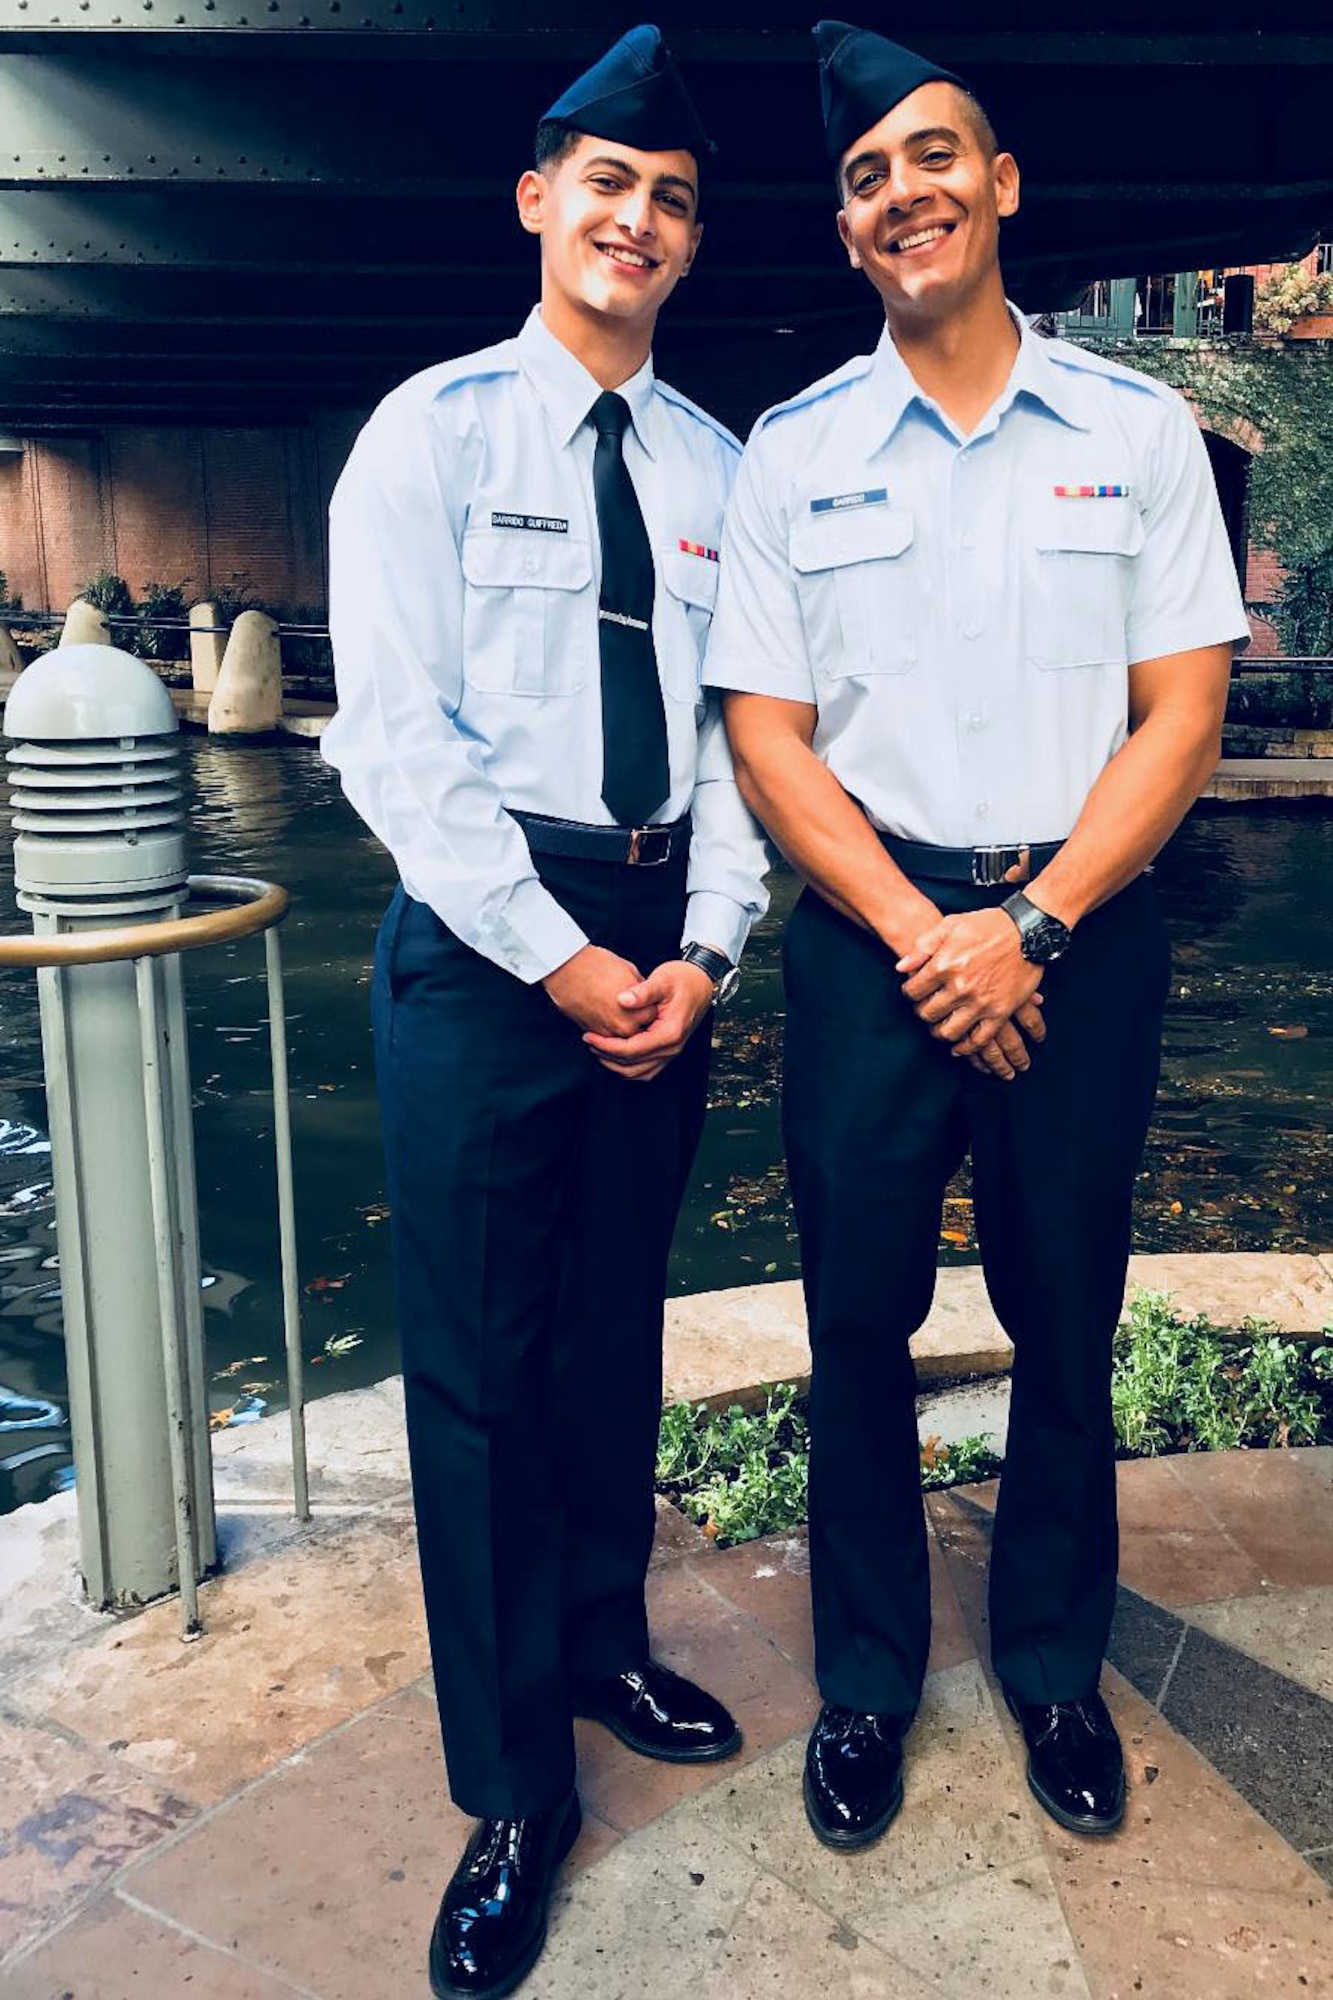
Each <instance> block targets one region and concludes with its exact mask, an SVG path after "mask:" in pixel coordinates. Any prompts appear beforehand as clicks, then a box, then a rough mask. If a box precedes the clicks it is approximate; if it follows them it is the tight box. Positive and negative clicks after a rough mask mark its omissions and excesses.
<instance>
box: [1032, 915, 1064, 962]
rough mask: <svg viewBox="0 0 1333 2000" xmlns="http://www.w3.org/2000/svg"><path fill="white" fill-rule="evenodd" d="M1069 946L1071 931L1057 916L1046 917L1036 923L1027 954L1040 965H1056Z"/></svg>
mask: <svg viewBox="0 0 1333 2000" xmlns="http://www.w3.org/2000/svg"><path fill="white" fill-rule="evenodd" d="M1068 948H1069V932H1068V931H1067V930H1066V929H1065V927H1064V925H1063V924H1062V923H1060V922H1059V920H1058V919H1057V918H1055V917H1044V918H1043V919H1042V921H1041V923H1039V924H1034V925H1033V928H1032V931H1031V934H1030V936H1029V938H1028V951H1027V955H1028V957H1029V958H1030V959H1033V960H1035V962H1036V963H1037V964H1038V965H1054V964H1055V961H1056V959H1057V958H1063V957H1064V955H1065V952H1066V951H1067V950H1068Z"/></svg>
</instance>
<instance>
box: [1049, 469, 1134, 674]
mask: <svg viewBox="0 0 1333 2000" xmlns="http://www.w3.org/2000/svg"><path fill="white" fill-rule="evenodd" d="M1143 541H1144V535H1143V519H1142V516H1141V515H1140V513H1139V510H1138V508H1137V506H1136V505H1135V504H1134V502H1133V500H1132V499H1130V498H1129V496H1128V495H1126V496H1125V497H1124V498H1123V499H1121V498H1119V497H1117V498H1114V499H1107V500H1057V499H1055V498H1054V497H1052V498H1049V499H1047V500H1045V501H1044V502H1043V504H1042V506H1041V507H1040V509H1039V510H1038V518H1037V523H1036V533H1035V537H1034V558H1033V559H1034V564H1035V574H1034V588H1033V592H1032V599H1031V608H1030V613H1029V620H1028V648H1027V650H1028V657H1029V659H1030V660H1031V661H1032V662H1033V664H1034V665H1035V666H1038V667H1040V668H1042V669H1043V670H1044V671H1046V672H1052V671H1054V670H1056V669H1059V668H1062V667H1099V666H1120V667H1123V666H1124V664H1125V659H1126V652H1127V648H1126V643H1125V631H1126V626H1127V624H1128V620H1129V611H1130V603H1131V599H1132V595H1133V589H1134V558H1135V557H1136V556H1137V555H1138V554H1139V551H1140V550H1141V549H1142V547H1143Z"/></svg>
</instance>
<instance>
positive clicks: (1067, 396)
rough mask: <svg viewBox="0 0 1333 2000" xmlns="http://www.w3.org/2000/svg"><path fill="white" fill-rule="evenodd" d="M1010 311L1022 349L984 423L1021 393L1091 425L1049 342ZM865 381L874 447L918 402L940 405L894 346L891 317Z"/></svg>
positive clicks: (1076, 424)
mask: <svg viewBox="0 0 1333 2000" xmlns="http://www.w3.org/2000/svg"><path fill="white" fill-rule="evenodd" d="M1009 314H1010V317H1011V319H1012V320H1013V322H1014V325H1015V327H1016V328H1017V330H1018V353H1017V354H1016V356H1015V357H1014V365H1013V368H1012V369H1011V370H1010V374H1009V380H1008V382H1007V383H1006V385H1005V387H1004V388H1003V389H1002V390H1001V392H1000V394H999V396H998V397H997V398H996V400H995V403H994V405H993V407H992V411H991V413H990V414H989V416H988V417H987V418H984V419H983V420H982V425H981V426H980V428H983V429H990V428H992V427H993V424H994V423H995V422H998V421H999V419H1000V418H1001V417H1002V416H1003V415H1004V413H1005V411H1006V410H1007V409H1008V408H1009V407H1010V405H1011V404H1012V403H1013V402H1014V401H1015V400H1016V398H1017V397H1019V396H1021V395H1027V396H1031V397H1033V398H1034V399H1035V400H1036V401H1037V402H1039V403H1042V404H1043V405H1044V406H1045V407H1046V408H1047V409H1048V410H1049V411H1050V412H1051V414H1052V416H1055V417H1058V418H1059V419H1060V421H1061V422H1062V423H1066V424H1070V425H1072V427H1073V428H1074V429H1075V430H1080V431H1085V430H1087V428H1088V426H1087V424H1086V423H1085V421H1084V420H1083V418H1082V417H1081V416H1080V415H1079V413H1078V408H1077V402H1076V397H1075V392H1074V389H1073V385H1072V384H1071V383H1070V382H1069V381H1068V380H1067V379H1066V377H1065V374H1064V371H1063V370H1062V369H1061V368H1058V367H1057V366H1056V364H1055V362H1054V361H1052V359H1051V357H1050V354H1049V352H1048V350H1047V343H1046V341H1044V340H1043V339H1042V338H1041V336H1040V335H1039V334H1035V333H1034V332H1033V331H1032V328H1031V327H1030V326H1029V325H1028V323H1027V321H1026V320H1025V319H1024V317H1023V315H1022V313H1021V312H1020V311H1019V310H1018V307H1017V306H1015V305H1012V304H1011V305H1010V306H1009ZM866 380H867V384H868V385H869V388H870V398H869V400H870V406H871V410H872V411H873V418H874V421H873V426H872V427H867V428H866V430H865V431H864V433H863V435H864V436H865V437H866V439H867V442H870V443H871V449H872V450H877V449H878V448H879V447H880V446H881V445H884V444H887V443H888V441H889V439H890V438H891V437H892V436H893V433H894V432H895V431H896V430H897V428H898V426H899V424H900V423H901V422H902V420H903V417H904V416H905V415H906V413H907V411H908V410H909V409H910V408H911V406H912V404H913V403H917V404H919V405H920V406H921V408H922V409H923V410H935V409H938V405H937V404H936V403H935V402H934V401H933V400H932V398H931V397H929V396H927V395H926V393H925V391H924V390H923V389H921V388H920V387H919V386H918V384H917V382H916V379H915V377H914V376H913V374H912V372H911V370H910V369H909V368H908V366H907V363H906V362H905V361H904V360H903V358H902V356H901V355H900V354H899V352H898V350H897V348H896V347H895V346H894V344H893V335H892V334H891V333H890V332H889V327H888V322H887V321H886V322H885V325H884V331H883V333H881V335H880V337H879V342H878V345H877V346H876V348H875V353H874V357H873V359H872V361H871V364H870V370H869V373H868V375H867V377H866ZM973 435H975V433H973Z"/></svg>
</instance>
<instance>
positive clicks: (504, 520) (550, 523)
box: [491, 513, 569, 535]
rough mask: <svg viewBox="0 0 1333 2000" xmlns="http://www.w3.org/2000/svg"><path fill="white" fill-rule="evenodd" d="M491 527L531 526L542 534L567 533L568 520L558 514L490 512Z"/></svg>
mask: <svg viewBox="0 0 1333 2000" xmlns="http://www.w3.org/2000/svg"><path fill="white" fill-rule="evenodd" d="M491 526H492V527H493V528H531V529H534V530H535V531H536V532H537V533H538V534H542V535H567V534H568V533H569V522H568V521H562V520H561V518H560V516H559V515H558V514H500V513H492V515H491Z"/></svg>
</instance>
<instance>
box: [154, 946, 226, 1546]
mask: <svg viewBox="0 0 1333 2000" xmlns="http://www.w3.org/2000/svg"><path fill="white" fill-rule="evenodd" d="M162 985H163V989H164V998H165V1001H166V1031H167V1049H168V1053H169V1060H168V1062H167V1066H166V1069H165V1071H164V1075H163V1081H164V1082H165V1083H166V1085H167V1086H168V1091H169V1096H170V1100H171V1103H170V1112H171V1116H170V1122H169V1127H168V1129H169V1131H170V1133H171V1152H172V1157H173V1158H174V1160H175V1165H176V1210H175V1215H176V1232H175V1239H176V1248H177V1257H178V1260H179V1261H178V1267H177V1268H178V1270H179V1275H180V1295H181V1310H182V1315H183V1318H184V1322H185V1355H186V1363H187V1366H186V1388H187V1391H188V1403H189V1412H190V1441H191V1449H192V1451H193V1453H194V1494H195V1499H196V1506H195V1510H194V1532H195V1544H196V1549H197V1553H198V1557H199V1570H200V1573H201V1574H204V1575H206V1574H207V1573H208V1571H210V1570H211V1569H213V1568H215V1567H216V1564H217V1559H218V1543H217V1521H216V1516H215V1513H214V1508H213V1449H212V1439H211V1437H210V1436H209V1431H208V1367H207V1361H206V1358H205V1352H204V1285H203V1273H202V1271H201V1270H200V1264H199V1231H198V1227H197V1224H196V1217H197V1193H196V1190H197V1187H198V1178H197V1175H196V1172H195V1160H194V1110H193V1106H192V1105H191V1102H190V1079H189V1073H188V1072H189V1058H188V1054H187V1047H188V1045H187V1040H186V1019H185V979H184V974H183V969H182V965H181V959H180V956H179V954H178V953H172V954H171V955H170V956H168V957H165V958H163V960H162ZM200 1495H205V1496H206V1498H207V1504H206V1505H199V1504H197V1503H198V1500H199V1496H200Z"/></svg>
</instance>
